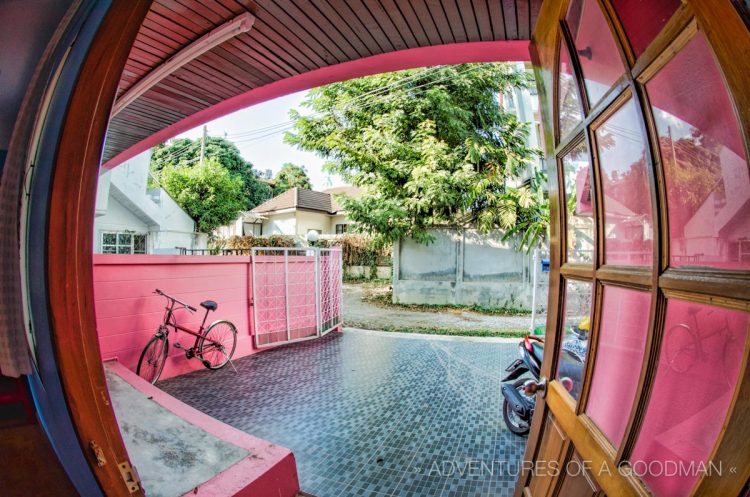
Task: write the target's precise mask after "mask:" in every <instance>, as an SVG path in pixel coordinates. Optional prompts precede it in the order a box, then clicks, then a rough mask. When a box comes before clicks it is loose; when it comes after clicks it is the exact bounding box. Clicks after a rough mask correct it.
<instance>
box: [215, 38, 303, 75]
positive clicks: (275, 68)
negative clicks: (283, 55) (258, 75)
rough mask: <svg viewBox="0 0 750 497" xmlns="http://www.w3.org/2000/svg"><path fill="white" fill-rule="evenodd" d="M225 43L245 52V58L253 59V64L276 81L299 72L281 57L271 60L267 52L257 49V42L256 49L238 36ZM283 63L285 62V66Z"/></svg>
mask: <svg viewBox="0 0 750 497" xmlns="http://www.w3.org/2000/svg"><path fill="white" fill-rule="evenodd" d="M224 45H225V46H226V47H227V48H228V47H232V48H234V49H235V50H237V51H238V52H241V53H243V54H244V55H245V58H246V59H247V60H249V61H252V64H253V65H255V66H256V67H257V68H258V70H260V71H262V72H263V73H264V74H266V75H268V76H269V77H270V78H271V79H273V80H274V81H276V80H278V79H282V78H287V77H289V76H294V75H295V74H298V72H297V71H295V70H294V69H293V68H291V67H289V66H287V65H286V64H283V61H281V60H280V59H278V58H275V60H271V59H270V58H269V57H266V56H265V54H263V53H261V52H260V51H258V50H257V48H258V47H257V44H256V46H255V47H254V48H255V49H254V48H251V47H250V46H249V45H247V43H244V42H242V41H240V40H239V39H238V38H233V39H231V40H228V41H227V42H226V43H225V44H224ZM281 64H283V66H282V65H281ZM284 66H286V67H284Z"/></svg>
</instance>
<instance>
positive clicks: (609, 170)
mask: <svg viewBox="0 0 750 497" xmlns="http://www.w3.org/2000/svg"><path fill="white" fill-rule="evenodd" d="M638 122H639V117H638V111H637V108H636V104H635V102H633V100H632V99H631V100H628V101H627V102H626V103H625V105H623V106H622V107H620V109H619V110H618V111H617V112H615V113H614V114H613V115H612V116H611V117H610V118H609V119H607V121H606V122H605V123H604V124H602V126H601V127H599V128H598V129H597V130H596V146H597V150H598V152H599V166H600V168H601V175H602V191H603V193H604V200H603V203H604V223H605V225H604V230H605V233H604V259H605V262H606V263H607V264H623V265H636V266H648V265H650V264H651V260H652V258H653V257H652V253H651V246H652V239H651V238H652V226H651V219H652V217H651V195H650V194H649V182H648V174H647V172H646V171H647V169H646V146H645V144H644V143H643V137H642V135H641V130H640V127H639V125H638Z"/></svg>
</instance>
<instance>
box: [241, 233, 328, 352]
mask: <svg viewBox="0 0 750 497" xmlns="http://www.w3.org/2000/svg"><path fill="white" fill-rule="evenodd" d="M251 251H252V281H253V325H254V336H255V345H256V347H258V348H263V347H269V346H272V345H279V344H283V343H292V342H298V341H301V340H309V339H312V338H317V337H321V336H323V335H325V334H326V333H328V332H330V331H331V330H333V329H335V328H336V327H338V326H340V325H341V324H342V276H343V271H342V257H341V250H340V249H337V248H333V249H324V248H290V247H256V248H253V249H251Z"/></svg>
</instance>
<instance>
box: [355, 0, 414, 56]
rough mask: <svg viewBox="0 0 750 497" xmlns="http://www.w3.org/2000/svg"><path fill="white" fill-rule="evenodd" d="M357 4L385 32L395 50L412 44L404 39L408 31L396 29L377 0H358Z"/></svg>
mask: <svg viewBox="0 0 750 497" xmlns="http://www.w3.org/2000/svg"><path fill="white" fill-rule="evenodd" d="M359 5H361V8H362V9H363V12H364V11H367V13H368V15H369V17H371V18H372V19H373V21H374V22H375V25H376V26H378V29H379V30H380V32H382V33H384V34H385V36H386V37H387V38H388V41H390V42H391V45H392V46H393V47H394V48H395V49H396V50H404V49H406V48H409V47H411V46H414V45H413V44H411V45H410V44H409V42H408V41H407V39H406V35H407V33H408V34H410V31H409V30H408V29H407V30H401V29H398V28H397V27H396V25H395V24H394V23H393V20H392V19H391V18H390V16H389V15H388V13H387V12H386V11H385V9H384V8H383V6H382V5H381V4H380V1H379V0H359Z"/></svg>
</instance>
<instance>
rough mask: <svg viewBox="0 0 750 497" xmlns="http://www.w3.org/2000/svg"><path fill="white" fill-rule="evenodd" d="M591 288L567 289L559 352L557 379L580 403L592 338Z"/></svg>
mask: <svg viewBox="0 0 750 497" xmlns="http://www.w3.org/2000/svg"><path fill="white" fill-rule="evenodd" d="M591 300H592V285H591V283H586V282H582V281H572V280H568V281H567V283H566V285H565V322H564V327H565V328H564V330H563V337H562V344H561V347H560V349H559V352H558V363H557V376H556V378H557V379H558V380H559V381H560V383H562V385H563V386H564V387H565V388H566V389H567V390H568V392H570V394H571V395H572V396H573V398H575V399H577V398H578V395H579V394H580V392H581V382H582V381H583V366H584V363H585V362H586V356H587V351H588V343H589V334H590V316H591Z"/></svg>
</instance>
